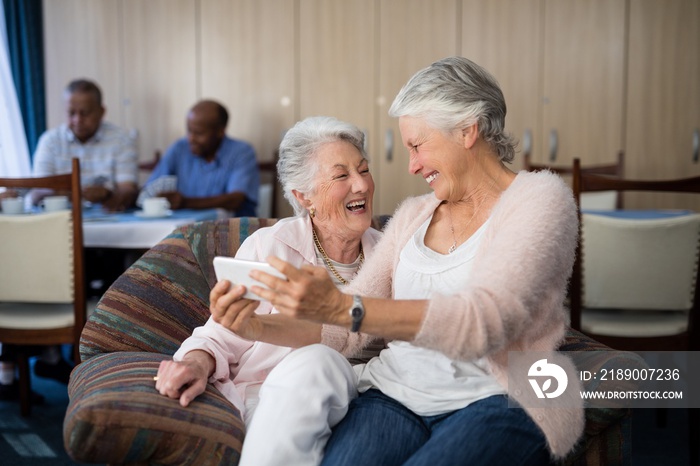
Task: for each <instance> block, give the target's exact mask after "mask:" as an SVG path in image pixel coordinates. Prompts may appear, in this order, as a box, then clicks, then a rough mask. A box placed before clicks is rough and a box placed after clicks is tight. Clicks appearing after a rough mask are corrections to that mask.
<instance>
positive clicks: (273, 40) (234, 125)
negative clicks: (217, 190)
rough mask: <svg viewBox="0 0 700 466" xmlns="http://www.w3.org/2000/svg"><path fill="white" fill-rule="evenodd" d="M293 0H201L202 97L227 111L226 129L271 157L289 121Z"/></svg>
mask: <svg viewBox="0 0 700 466" xmlns="http://www.w3.org/2000/svg"><path fill="white" fill-rule="evenodd" d="M294 4H295V2H294V0H265V1H258V0H230V1H229V0H227V1H225V2H222V1H220V0H202V2H201V25H200V28H201V31H200V34H201V63H199V68H200V70H201V72H200V75H201V76H200V79H201V97H202V98H213V99H217V100H220V101H221V102H222V103H223V104H224V105H225V106H226V107H227V109H228V111H229V124H228V131H227V132H228V134H229V135H230V136H231V137H234V138H240V139H244V140H246V141H248V142H250V143H251V144H253V146H254V147H255V150H256V152H257V156H258V159H259V160H261V161H262V160H271V159H272V158H273V157H274V152H275V150H277V148H278V147H279V143H280V138H281V135H282V133H283V131H284V130H285V129H287V128H289V126H291V125H292V124H294V113H295V105H296V95H295V87H296V75H295V72H294V54H295V48H294V34H295V10H294Z"/></svg>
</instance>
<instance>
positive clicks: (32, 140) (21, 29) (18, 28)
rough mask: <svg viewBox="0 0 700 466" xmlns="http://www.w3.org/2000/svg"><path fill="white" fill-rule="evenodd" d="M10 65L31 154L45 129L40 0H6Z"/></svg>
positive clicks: (4, 1) (4, 0)
mask: <svg viewBox="0 0 700 466" xmlns="http://www.w3.org/2000/svg"><path fill="white" fill-rule="evenodd" d="M3 6H4V7H5V23H6V25H7V42H8V45H9V52H10V68H12V77H13V80H14V83H15V89H16V90H17V99H18V100H19V106H20V109H21V110H22V120H23V122H24V131H25V133H26V135H27V144H28V145H29V154H30V157H32V156H33V154H34V149H35V147H36V143H37V141H38V140H39V136H41V134H42V133H43V132H44V130H45V129H46V112H45V108H46V107H45V100H46V99H45V93H44V34H43V20H42V7H41V0H3Z"/></svg>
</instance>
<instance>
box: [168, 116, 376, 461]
mask: <svg viewBox="0 0 700 466" xmlns="http://www.w3.org/2000/svg"><path fill="white" fill-rule="evenodd" d="M364 142H365V139H364V134H363V133H362V131H360V130H359V129H358V128H357V127H355V126H353V125H351V124H349V123H345V122H342V121H339V120H337V119H335V118H331V117H310V118H307V119H305V120H303V121H300V122H298V123H297V124H296V125H295V126H294V127H293V128H291V129H290V130H289V131H287V133H286V134H285V136H284V138H283V140H282V142H281V144H280V148H279V149H280V150H279V154H280V155H279V162H278V164H277V168H278V173H279V180H280V182H281V184H282V187H283V189H284V195H285V197H286V198H287V200H288V201H289V202H290V204H291V205H292V206H293V208H294V212H295V214H296V215H295V216H294V217H290V218H284V219H281V220H279V221H278V222H277V223H276V224H274V225H273V226H271V227H268V228H263V229H260V230H258V231H256V232H255V233H254V234H252V235H251V236H250V237H248V238H247V239H246V240H245V241H244V242H243V244H242V245H241V247H240V249H239V250H238V252H237V253H236V257H237V258H242V259H248V260H258V261H263V260H265V259H266V258H267V257H268V256H271V255H274V256H277V257H281V258H284V259H285V260H286V261H288V262H289V263H290V264H293V265H294V266H295V267H303V266H311V265H318V266H320V267H321V268H322V269H323V271H324V273H325V274H326V276H327V277H329V280H330V281H331V282H332V283H333V284H334V286H340V287H342V286H344V285H347V283H348V282H349V281H350V280H352V278H353V277H354V276H355V274H356V273H357V272H358V271H359V270H360V268H361V267H362V265H363V263H364V261H365V258H366V257H369V256H370V254H371V253H372V250H373V248H374V245H375V244H376V242H377V241H378V239H379V236H380V233H379V232H378V231H377V230H375V229H373V228H371V227H370V224H371V221H372V198H373V195H374V181H373V179H372V175H371V173H370V171H369V166H368V160H367V154H366V153H365V148H364ZM245 291H246V290H245V288H244V287H243V286H242V285H237V286H231V283H230V282H228V281H226V280H223V281H220V282H218V283H217V285H216V286H215V288H214V290H213V291H212V295H211V298H212V299H211V306H212V309H213V308H214V307H215V306H216V305H217V304H218V303H219V300H220V297H221V296H222V295H225V300H226V306H227V307H230V308H235V309H238V310H239V311H240V312H241V313H242V315H245V316H246V319H247V320H250V321H253V322H254V323H258V322H266V323H268V324H270V325H276V326H277V328H278V329H280V330H281V333H282V334H283V335H284V336H283V337H282V339H281V340H278V341H277V344H267V343H262V342H255V341H253V340H256V339H258V338H256V336H257V335H256V333H255V325H253V326H251V329H249V331H248V332H239V335H236V334H234V333H232V332H231V331H229V330H228V329H227V328H225V327H224V326H222V325H220V324H219V323H217V322H215V321H214V320H213V319H211V318H210V319H209V320H208V321H207V323H206V324H205V325H204V326H202V327H199V328H197V329H195V330H194V332H193V334H192V336H191V337H189V338H188V339H187V340H185V341H184V342H183V343H182V345H181V347H180V348H179V350H178V351H177V352H176V353H175V355H174V357H173V361H163V362H162V363H161V365H160V368H159V369H158V379H157V381H156V389H157V390H158V391H159V392H160V393H161V394H163V395H166V396H168V397H170V398H175V399H178V400H179V401H180V404H181V405H182V406H187V405H189V403H191V402H192V400H194V399H195V398H196V397H197V396H198V395H200V394H201V393H203V392H204V390H205V388H206V385H207V383H208V382H210V383H213V384H214V386H215V387H216V388H217V389H219V391H221V393H222V394H223V395H224V396H226V398H227V399H228V400H229V401H231V403H233V405H234V406H236V407H237V408H238V409H239V410H240V411H241V414H242V416H243V419H244V421H245V424H246V427H247V432H246V438H245V441H244V445H243V451H242V457H241V462H240V464H241V465H255V466H259V465H263V464H314V463H318V461H320V458H321V455H322V451H323V446H324V443H323V442H322V440H321V439H323V438H327V437H328V436H329V435H330V431H329V430H328V429H327V427H325V426H326V419H327V418H328V417H330V419H331V421H332V423H335V422H338V421H339V420H340V419H342V417H343V415H344V414H345V412H346V410H347V405H348V402H349V400H350V399H351V398H352V397H354V396H355V395H356V393H357V392H356V387H355V381H354V374H353V373H352V370H351V369H349V366H347V364H348V363H347V361H346V360H345V358H344V357H343V356H342V355H341V354H340V353H338V352H337V351H335V350H333V349H331V348H329V347H328V346H323V345H311V346H306V345H308V344H309V343H315V342H317V341H320V333H321V332H320V326H318V325H314V324H308V325H303V324H302V325H299V323H297V322H293V323H295V326H294V327H293V328H290V329H289V331H287V330H285V322H286V321H289V320H290V319H288V318H286V317H284V316H281V315H279V314H277V311H276V310H275V309H274V307H273V306H272V305H271V304H270V303H269V302H264V301H263V302H261V301H257V300H250V299H245V298H243V294H244V292H245ZM251 317H255V318H254V319H251ZM308 335H310V336H308ZM314 335H316V337H314ZM301 346H306V347H305V348H301V349H297V350H294V348H295V347H301ZM273 369H275V370H274V371H273ZM268 374H269V375H268ZM292 376H293V380H296V381H301V383H303V385H304V387H303V390H299V389H298V383H296V382H295V384H296V385H295V387H293V389H287V388H286V384H288V383H289V382H290V381H291V380H292ZM319 399H324V400H326V401H327V403H328V404H327V405H326V406H323V407H322V406H318V405H317V404H316V403H315V402H316V400H319ZM266 400H267V401H266ZM278 405H281V406H283V407H288V406H298V407H299V408H300V410H299V411H297V412H296V413H293V414H288V415H287V416H285V418H284V419H280V418H279V416H278V413H279V408H278ZM320 410H322V412H321V411H320ZM309 420H317V421H318V422H316V423H315V424H314V423H312V422H311V421H309ZM254 421H255V422H254ZM272 427H274V428H275V429H277V430H278V431H279V432H281V433H282V435H280V434H275V433H274V432H272V430H271V429H272ZM324 430H325V434H324ZM307 432H308V433H307Z"/></svg>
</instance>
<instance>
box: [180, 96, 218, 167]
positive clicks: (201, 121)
mask: <svg viewBox="0 0 700 466" xmlns="http://www.w3.org/2000/svg"><path fill="white" fill-rule="evenodd" d="M227 124H228V112H227V111H226V108H225V107H224V106H223V105H221V104H220V103H219V102H216V101H214V100H200V101H199V102H197V103H196V104H195V105H194V106H193V107H192V108H191V109H190V111H189V112H188V113H187V140H188V142H189V144H190V150H191V151H192V153H193V154H195V155H198V156H199V157H202V158H204V159H205V160H208V161H211V160H213V159H214V157H215V156H216V151H217V150H218V149H219V146H220V145H221V141H222V140H223V139H224V136H225V135H226V125H227Z"/></svg>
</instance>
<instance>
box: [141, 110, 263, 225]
mask: <svg viewBox="0 0 700 466" xmlns="http://www.w3.org/2000/svg"><path fill="white" fill-rule="evenodd" d="M227 123H228V112H227V111H226V108H225V107H224V106H223V105H221V104H220V103H218V102H215V101H213V100H202V101H200V102H197V103H196V104H195V105H194V106H193V107H192V109H190V111H189V112H188V114H187V137H185V138H181V139H179V140H177V141H176V142H175V143H174V144H173V145H171V146H170V147H169V148H168V150H167V151H166V152H165V155H164V156H163V159H162V160H161V161H160V162H159V163H158V165H157V166H156V168H155V169H154V170H153V173H152V174H151V176H150V177H149V178H148V181H147V182H146V187H144V189H146V188H147V187H148V185H149V184H150V183H152V182H154V181H155V180H157V179H158V178H160V177H161V176H164V175H175V176H177V191H170V192H161V193H159V194H158V195H159V196H162V197H166V198H167V199H168V201H169V202H170V207H171V208H173V209H211V208H223V209H226V210H229V211H231V212H233V213H235V215H236V216H237V217H245V216H251V217H252V216H255V215H256V207H257V203H258V189H259V188H260V174H259V171H258V165H257V161H256V158H255V150H254V149H253V147H252V146H251V145H250V144H248V143H247V142H244V141H240V140H236V139H232V138H229V137H227V136H226V124H227Z"/></svg>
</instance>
